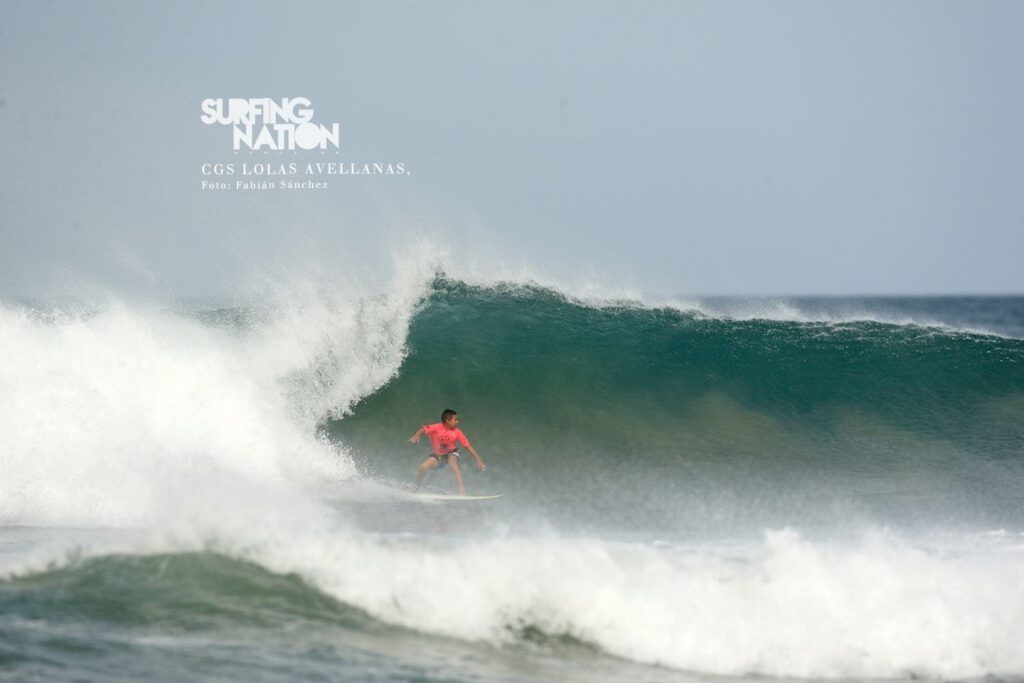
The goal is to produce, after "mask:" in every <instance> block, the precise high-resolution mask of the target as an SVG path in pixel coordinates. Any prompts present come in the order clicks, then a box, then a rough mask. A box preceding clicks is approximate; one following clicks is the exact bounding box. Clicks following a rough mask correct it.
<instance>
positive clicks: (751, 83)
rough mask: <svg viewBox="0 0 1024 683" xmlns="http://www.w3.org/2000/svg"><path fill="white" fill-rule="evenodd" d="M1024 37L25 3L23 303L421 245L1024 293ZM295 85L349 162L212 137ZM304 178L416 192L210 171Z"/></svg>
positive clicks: (727, 289) (701, 285)
mask: <svg viewBox="0 0 1024 683" xmlns="http://www.w3.org/2000/svg"><path fill="white" fill-rule="evenodd" d="M1022 26H1024V3H1020V2H1005V3H1004V2H977V1H970V2H966V1H965V2H955V3H949V2H932V1H922V2H782V3H780V2H743V3H736V2H724V3H722V2H699V3H697V2H666V3H657V2H640V3H636V2H616V3H601V2H548V1H545V2H522V1H516V2H504V3H493V2H441V1H437V2H361V3H334V2H330V3H328V2H323V3H310V2H288V3H280V2H277V3H266V4H257V3H249V2H245V3H237V4H213V3H205V2H197V3H177V2H162V3H159V4H157V3H143V2H130V3H129V2H123V3H98V2H12V1H10V0H8V1H6V2H4V3H3V4H2V5H0V31H2V32H0V105H2V106H0V136H2V143H0V144H2V147H0V206H2V213H0V239H2V246H0V297H17V296H32V295H40V294H42V293H58V294H59V293H75V292H83V291H89V290H90V289H91V288H96V289H111V290H117V291H124V292H133V293H135V294H140V293H141V294H146V295H148V294H153V295H160V296H167V295H173V296H178V295H181V296H212V297H217V296H221V295H223V294H225V293H229V292H231V291H232V290H234V289H236V288H237V287H238V286H239V284H240V283H242V282H244V281H245V280H246V279H247V278H251V277H252V276H253V274H254V273H260V272H272V271H277V272H287V271H303V270H304V271H306V272H307V274H308V273H313V274H314V275H315V276H318V277H324V278H330V277H335V276H336V275H337V274H338V272H340V271H346V272H348V273H349V274H350V275H351V273H353V272H355V271H354V269H357V266H358V267H362V268H366V269H368V270H373V269H374V268H375V267H376V266H374V265H373V264H376V263H378V262H379V263H383V262H385V261H386V259H387V257H388V254H390V252H391V251H392V250H393V249H394V248H396V247H397V248H399V249H401V248H402V247H403V245H408V244H410V243H415V242H416V240H417V238H418V237H420V236H422V235H426V236H428V237H429V238H430V239H431V240H433V244H440V245H441V246H440V247H438V248H441V247H443V248H445V249H448V250H449V251H450V253H451V254H452V255H453V256H454V257H455V261H456V262H459V263H463V262H465V263H471V262H472V263H474V264H476V267H477V268H478V269H483V270H484V271H486V270H487V268H489V267H490V265H493V266H494V267H495V268H497V267H498V265H504V266H509V265H510V264H512V265H514V264H521V265H525V266H526V267H528V268H530V269H533V270H535V271H536V272H538V273H545V272H551V273H573V272H577V273H588V274H589V276H590V277H597V278H606V279H607V280H608V282H609V283H612V282H622V283H628V284H631V285H634V286H637V287H640V288H642V289H643V290H646V291H648V292H652V293H659V294H669V295H687V294H716V293H717V294H800V293H808V294H815V293H818V294H844V293H986V292H998V293H1021V292H1024V132H1022V130H1024V78H1021V74H1022V73H1024V41H1022V40H1021V27H1022ZM296 96H305V97H308V98H309V99H310V100H311V101H312V103H313V107H314V109H315V112H316V113H315V119H316V120H317V121H319V122H322V123H331V122H335V121H337V122H340V124H341V141H342V144H341V151H340V153H339V154H335V153H334V152H333V151H330V152H328V153H327V154H320V153H319V152H303V153H298V154H292V153H290V152H288V153H283V154H282V153H271V154H267V155H263V154H259V153H257V154H252V153H248V152H242V153H239V154H233V153H232V151H231V137H230V131H229V129H228V128H226V127H220V126H205V125H203V124H202V123H201V122H200V120H199V116H200V113H201V112H200V103H201V101H202V100H203V99H204V98H208V97H272V98H276V99H279V98H283V97H296ZM282 160H283V161H290V160H299V161H301V162H305V161H310V160H313V161H317V160H330V161H346V162H348V161H354V162H360V163H361V162H364V161H369V162H373V161H382V162H389V161H390V162H398V161H401V162H403V163H404V165H405V166H406V167H407V168H408V169H409V170H410V171H411V174H410V175H408V176H404V177H368V178H366V177H364V178H353V177H347V178H334V179H332V181H331V182H330V184H329V187H328V188H327V189H326V190H321V191H310V192H299V193H291V194H288V193H281V192H250V193H245V192H237V191H232V192H209V191H207V192H203V191H202V190H200V181H201V180H202V178H203V177H202V175H201V173H200V167H201V165H202V164H203V163H205V162H228V161H233V162H235V163H236V164H237V163H240V162H243V161H247V162H253V161H282ZM236 179H237V178H236ZM430 249H431V248H428V249H427V250H428V251H429V250H430ZM425 257H429V255H425ZM368 264H370V265H368Z"/></svg>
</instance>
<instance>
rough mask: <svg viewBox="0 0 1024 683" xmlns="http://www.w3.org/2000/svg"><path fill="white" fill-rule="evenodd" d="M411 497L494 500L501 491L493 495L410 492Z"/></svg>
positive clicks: (500, 495) (500, 494)
mask: <svg viewBox="0 0 1024 683" xmlns="http://www.w3.org/2000/svg"><path fill="white" fill-rule="evenodd" d="M409 495H410V496H412V497H413V498H420V499H422V500H494V499H495V498H501V497H502V496H503V495H505V494H503V493H498V494H496V495H493V496H460V495H458V494H455V493H410V494H409Z"/></svg>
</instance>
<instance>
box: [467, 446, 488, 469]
mask: <svg viewBox="0 0 1024 683" xmlns="http://www.w3.org/2000/svg"><path fill="white" fill-rule="evenodd" d="M466 448H467V449H468V450H469V452H470V453H472V454H473V457H474V458H476V466H477V467H479V468H480V470H481V471H483V470H486V469H487V465H485V464H484V459H483V458H481V457H480V454H479V453H477V452H476V449H475V448H473V446H472V445H471V444H470V443H469V442H468V441H467V442H466Z"/></svg>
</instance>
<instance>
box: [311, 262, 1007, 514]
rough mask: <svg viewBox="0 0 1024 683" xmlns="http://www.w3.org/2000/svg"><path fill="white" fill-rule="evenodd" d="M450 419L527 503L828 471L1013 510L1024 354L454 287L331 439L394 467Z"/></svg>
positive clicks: (548, 293) (335, 425) (416, 325)
mask: <svg viewBox="0 0 1024 683" xmlns="http://www.w3.org/2000/svg"><path fill="white" fill-rule="evenodd" d="M444 407H453V408H456V409H458V410H460V411H462V413H463V426H464V427H465V429H466V431H467V433H468V434H469V435H470V437H471V438H473V439H476V443H475V445H477V446H478V447H479V448H481V449H483V450H485V451H489V452H491V453H493V454H494V455H495V460H496V462H499V463H502V462H514V466H515V468H516V476H515V480H514V481H509V482H508V484H509V485H511V486H515V485H516V484H517V483H520V482H525V483H524V488H528V489H530V490H536V489H537V487H540V488H543V489H549V488H550V487H551V486H558V487H559V488H570V487H571V489H573V490H578V489H579V487H580V486H581V485H583V486H586V485H587V484H588V482H589V483H591V484H594V485H595V486H597V488H595V489H593V491H592V492H593V493H594V495H597V494H598V491H599V490H600V491H601V495H602V496H604V495H607V491H606V490H605V489H606V488H607V487H604V488H602V487H601V486H600V485H599V484H600V482H597V481H591V480H593V479H595V475H594V474H593V471H594V468H600V470H601V472H602V473H603V474H602V475H601V476H600V477H597V478H599V479H607V477H608V475H609V474H611V478H612V479H613V480H614V481H615V482H616V483H615V486H620V485H621V484H620V482H622V481H623V480H624V478H625V480H626V481H637V480H642V479H643V478H644V476H645V474H646V475H647V476H648V477H652V478H655V479H657V482H658V483H659V484H661V485H664V484H666V483H671V482H675V483H676V484H678V485H679V486H684V487H685V486H686V482H693V481H694V477H701V476H703V477H705V479H702V480H701V481H702V483H707V481H706V477H707V476H710V475H711V474H713V473H715V472H717V473H719V474H720V475H721V476H723V477H731V478H732V479H733V480H734V481H740V482H742V480H744V479H750V478H751V477H753V478H756V479H757V480H758V483H759V484H764V483H768V482H774V483H778V482H779V481H780V480H785V481H786V482H789V483H792V482H795V481H798V480H801V479H803V478H807V477H809V476H811V473H815V476H816V477H817V478H816V481H817V482H818V483H827V482H829V481H831V482H832V484H833V485H834V484H835V482H836V481H840V480H843V477H847V481H849V480H855V481H857V482H859V483H855V484H854V485H853V488H855V489H856V488H860V489H861V490H866V489H865V487H868V488H872V491H870V493H872V494H876V493H878V492H879V491H881V490H891V489H894V488H895V489H899V488H900V487H901V486H902V487H903V488H904V489H905V490H908V491H909V490H912V489H916V490H917V491H918V492H920V491H923V490H926V489H930V490H931V491H932V494H930V495H933V496H934V495H946V494H947V493H951V491H950V490H949V489H950V487H953V486H955V487H958V488H962V487H960V485H961V484H963V485H964V486H966V487H968V488H971V487H976V488H977V487H981V488H986V489H987V495H989V496H991V498H992V499H993V500H995V499H999V498H1000V496H1001V494H1006V495H1007V496H1011V497H1014V498H1015V496H1016V494H1015V493H1014V491H1013V487H1014V486H1016V485H1017V484H1018V483H1020V479H1019V477H1020V472H1021V465H1022V460H1024V459H1022V457H1021V444H1022V443H1024V341H1022V340H1018V339H1011V338H1006V337H1001V336H995V335H984V334H975V333H969V332H962V331H957V330H951V329H948V328H939V327H933V326H924V325H917V324H894V323H886V322H879V321H873V320H847V321H840V322H837V321H817V322H816V321H795V320H770V319H759V318H747V319H735V318H730V317H722V316H709V315H706V314H704V313H702V312H700V311H698V310H680V309H677V308H668V307H665V308H650V307H645V306H640V305H636V304H631V303H628V302H626V303H621V304H615V303H611V304H603V305H588V304H584V303H581V302H578V301H574V300H572V299H570V298H567V297H565V296H563V295H561V294H559V293H558V292H555V291H552V290H548V289H544V288H539V287H532V286H512V285H510V286H489V287H484V286H471V285H467V284H465V283H462V282H458V281H451V280H443V279H441V280H438V281H436V282H435V283H434V286H433V289H432V291H431V293H430V295H429V297H428V298H427V299H426V300H425V302H424V304H423V305H422V306H421V308H420V310H419V311H418V313H417V314H416V315H415V316H414V318H413V320H412V322H411V325H410V329H409V336H408V356H407V358H406V360H405V363H404V365H403V366H402V367H401V369H400V371H399V372H398V374H397V376H396V378H395V379H394V380H393V381H391V382H390V383H389V384H387V385H386V386H385V387H384V388H382V389H381V390H379V391H377V392H376V393H374V394H372V395H370V396H367V397H366V398H364V399H363V400H362V401H361V402H360V403H358V404H357V405H356V406H355V407H354V410H353V411H352V414H351V415H350V416H347V417H345V418H344V419H341V420H335V421H333V422H331V423H330V424H329V425H328V428H329V430H330V431H331V432H332V433H333V434H334V435H335V437H336V438H339V439H341V440H343V441H345V442H346V443H349V444H351V445H353V446H354V448H355V451H356V452H362V453H366V454H372V457H368V458H367V461H368V462H371V463H372V464H370V465H369V466H371V467H379V462H380V459H379V458H377V455H378V454H380V453H383V452H394V449H395V448H396V444H397V443H398V439H397V438H396V437H397V436H398V432H404V431H408V432H411V431H413V430H414V429H415V428H416V426H418V425H419V424H422V423H423V422H424V421H426V420H435V419H436V415H435V413H439V412H440V410H441V409H442V408H444ZM1007 468H1008V469H1009V472H1008V471H1007ZM997 471H998V474H997ZM909 475H913V481H910V480H909V479H908V476H909ZM1007 477H1009V479H1007ZM954 480H955V483H951V482H954ZM1011 482H1012V484H1011ZM737 485H739V486H742V483H741V484H737ZM819 488H820V487H819ZM826 488H827V486H826ZM1003 502H1006V501H1005V500H1004V501H1003Z"/></svg>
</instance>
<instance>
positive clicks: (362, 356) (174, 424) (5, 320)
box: [0, 268, 431, 526]
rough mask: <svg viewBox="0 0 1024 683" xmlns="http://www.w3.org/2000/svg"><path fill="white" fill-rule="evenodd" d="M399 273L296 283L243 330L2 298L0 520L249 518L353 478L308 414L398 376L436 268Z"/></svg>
mask: <svg viewBox="0 0 1024 683" xmlns="http://www.w3.org/2000/svg"><path fill="white" fill-rule="evenodd" d="M397 273H398V274H397V275H396V277H395V279H394V281H393V282H392V285H391V286H390V287H389V289H388V291H387V292H385V293H369V294H366V293H358V292H357V293H355V294H353V293H352V292H343V293H337V292H328V293H326V294H325V293H324V292H323V291H322V290H318V289H317V288H315V287H312V286H309V285H306V286H295V285H292V286H290V287H289V288H287V289H284V290H280V291H278V292H276V293H275V294H276V297H275V299H273V301H272V304H273V305H272V307H271V308H270V309H269V311H270V312H269V313H268V315H267V316H266V317H265V318H266V319H265V320H264V321H263V322H261V323H259V324H257V325H255V326H254V327H253V328H251V329H249V330H247V331H245V332H242V333H240V332H239V330H238V329H235V328H225V327H218V326H216V325H209V324H203V323H201V322H199V321H198V320H197V319H195V318H194V317H190V316H187V315H178V314H175V313H169V312H163V311H159V310H155V309H153V308H148V307H139V306H128V305H125V304H122V303H118V302H111V303H108V304H106V305H104V306H103V307H102V308H100V309H99V310H97V311H94V312H92V313H90V314H86V315H70V316H60V315H53V316H49V319H44V318H41V317H40V316H36V315H32V314H30V312H28V311H26V310H24V309H19V308H16V307H0V387H3V390H2V391H0V433H2V434H3V440H4V446H3V449H2V452H0V467H2V470H3V473H4V474H3V476H2V477H0V523H3V524H36V525H79V526H82V525H91V526H104V525H111V526H128V525H154V524H161V523H165V522H166V521H167V520H168V518H179V517H181V516H182V515H183V514H184V515H187V514H198V515H204V514H207V515H211V516H215V515H230V514H243V513H244V514H245V516H246V518H249V519H250V520H251V515H252V514H257V515H258V514H259V511H260V510H261V509H263V507H264V506H262V505H259V504H256V503H255V501H258V500H266V499H267V498H268V497H269V498H273V497H284V498H287V499H289V500H291V499H293V498H294V497H295V496H296V495H297V491H298V490H299V489H301V488H302V487H303V485H304V484H315V483H322V482H324V481H330V480H337V479H338V478H345V477H351V476H352V475H353V474H354V473H355V470H354V467H353V465H352V463H351V460H350V459H349V458H348V457H347V456H346V454H345V453H344V452H343V451H342V450H341V449H339V448H338V447H336V446H333V445H331V444H328V443H327V442H325V441H322V440H319V439H317V438H316V437H315V434H316V430H315V425H316V423H317V421H318V420H320V419H322V418H323V417H325V416H326V415H328V414H331V413H333V414H342V413H344V412H345V411H346V410H348V409H349V408H350V407H351V406H352V405H353V403H354V402H356V401H357V400H358V399H359V398H361V397H362V396H364V395H366V394H367V393H369V392H371V391H373V390H374V389H376V388H378V387H380V386H381V385H382V384H384V383H386V382H387V381H388V380H389V379H390V378H391V377H392V376H393V375H394V374H395V373H396V372H397V370H398V368H399V366H400V364H401V362H402V359H403V358H404V353H405V339H406V334H407V328H408V324H409V320H410V317H411V315H412V313H413V311H414V309H415V306H416V304H417V302H418V301H419V300H420V298H421V297H422V295H423V293H424V292H425V291H426V289H425V288H426V285H427V283H428V282H429V278H430V276H431V273H430V272H424V270H423V269H421V268H420V269H417V268H407V269H398V270H397ZM294 507H295V506H294V505H292V506H286V508H287V509H294Z"/></svg>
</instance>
